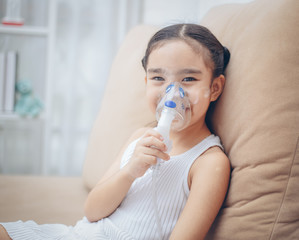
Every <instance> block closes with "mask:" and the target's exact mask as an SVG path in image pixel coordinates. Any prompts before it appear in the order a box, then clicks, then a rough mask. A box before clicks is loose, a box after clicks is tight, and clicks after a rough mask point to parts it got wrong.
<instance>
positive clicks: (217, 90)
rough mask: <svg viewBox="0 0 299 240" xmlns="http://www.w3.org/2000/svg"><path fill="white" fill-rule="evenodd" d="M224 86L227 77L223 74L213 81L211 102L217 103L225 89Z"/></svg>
mask: <svg viewBox="0 0 299 240" xmlns="http://www.w3.org/2000/svg"><path fill="white" fill-rule="evenodd" d="M224 84H225V77H224V75H222V74H221V75H220V76H219V77H217V78H215V79H214V80H213V82H212V86H211V102H214V101H216V100H217V99H218V97H219V96H220V95H221V93H222V91H223V88H224Z"/></svg>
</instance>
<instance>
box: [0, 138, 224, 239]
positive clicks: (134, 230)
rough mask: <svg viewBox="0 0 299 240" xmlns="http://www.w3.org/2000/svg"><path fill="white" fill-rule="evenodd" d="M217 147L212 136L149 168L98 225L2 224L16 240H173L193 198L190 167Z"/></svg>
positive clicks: (126, 158)
mask: <svg viewBox="0 0 299 240" xmlns="http://www.w3.org/2000/svg"><path fill="white" fill-rule="evenodd" d="M137 141H138V140H136V141H134V142H132V143H131V144H130V145H129V146H128V148H127V150H126V151H125V153H124V155H123V158H122V162H121V167H123V166H125V164H126V163H127V162H128V161H129V159H130V158H131V156H132V154H133V152H134V149H135V146H136V143H137ZM213 146H218V147H220V148H222V146H221V143H220V139H219V138H218V137H217V136H214V135H210V136H209V137H207V138H205V139H204V140H203V141H201V142H200V143H198V144H197V145H196V146H194V147H193V148H191V149H189V150H188V151H186V152H184V153H182V154H180V155H176V156H171V158H170V160H169V161H167V162H163V163H161V164H160V167H159V169H158V170H153V169H152V168H150V169H148V170H147V172H146V173H145V174H144V175H143V176H142V177H140V178H137V179H136V180H135V181H134V183H133V184H132V186H131V188H130V190H129V191H128V193H127V195H126V197H125V198H124V200H123V201H122V203H121V205H120V206H119V207H118V208H117V209H116V210H115V212H114V213H113V214H111V215H110V216H109V217H107V218H104V219H102V220H100V221H98V222H94V223H90V222H88V220H87V219H86V218H85V217H84V218H83V219H82V220H80V221H78V222H77V224H76V225H75V226H74V227H73V226H66V225H62V224H43V225H38V224H36V223H35V222H34V221H27V222H22V221H18V222H11V223H0V224H1V225H3V226H4V227H5V229H6V230H7V232H8V234H9V235H10V237H11V238H12V239H13V240H18V239H22V240H26V239H28V240H29V239H30V240H35V239H36V240H37V239H65V240H68V239H72V240H74V239H80V240H81V239H83V240H84V239H103V240H104V239H112V240H118V239H122V240H133V239H135V240H137V239H146V240H150V239H159V240H160V239H169V236H170V234H171V232H172V230H173V228H174V226H175V224H176V222H177V220H178V218H179V216H180V214H181V212H182V210H183V208H184V206H185V204H186V201H187V198H188V195H189V187H188V173H189V170H190V167H191V165H192V164H193V162H194V161H195V160H196V159H197V158H198V157H199V156H200V155H201V154H202V153H203V152H205V151H206V150H207V149H209V148H211V147H213ZM153 173H154V174H155V175H154V178H153ZM153 195H155V197H153ZM155 206H156V208H155ZM156 210H157V211H156ZM157 219H158V220H159V221H157ZM158 222H160V224H157V223H158ZM158 225H159V226H160V227H159V226H158ZM160 234H161V235H162V237H161V236H160Z"/></svg>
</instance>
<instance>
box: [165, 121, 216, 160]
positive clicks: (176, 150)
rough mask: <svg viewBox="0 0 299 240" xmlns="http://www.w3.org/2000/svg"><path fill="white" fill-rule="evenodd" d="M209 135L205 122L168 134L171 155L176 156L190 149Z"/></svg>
mask: <svg viewBox="0 0 299 240" xmlns="http://www.w3.org/2000/svg"><path fill="white" fill-rule="evenodd" d="M209 135H211V132H210V130H209V129H208V127H207V125H206V123H205V121H202V122H201V123H198V122H197V123H196V124H193V125H190V126H188V127H187V128H185V129H183V130H181V131H178V132H174V131H172V132H170V139H171V140H172V144H173V148H172V149H173V150H172V151H171V155H177V154H180V153H182V152H184V151H186V150H188V149H190V148H192V147H193V146H195V145H196V144H197V143H199V142H201V141H202V140H203V139H205V138H206V137H208V136H209Z"/></svg>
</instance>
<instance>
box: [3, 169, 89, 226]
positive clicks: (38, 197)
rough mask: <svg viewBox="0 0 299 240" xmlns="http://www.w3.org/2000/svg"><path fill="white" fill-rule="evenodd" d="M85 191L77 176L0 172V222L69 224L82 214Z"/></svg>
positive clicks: (73, 222) (80, 179) (86, 192)
mask: <svg viewBox="0 0 299 240" xmlns="http://www.w3.org/2000/svg"><path fill="white" fill-rule="evenodd" d="M87 194H88V191H87V189H86V188H85V186H84V185H83V181H82V178H81V177H44V176H43V177H42V176H6V175H0V222H11V221H17V220H23V221H26V220H34V221H36V222H37V223H39V224H43V223H63V224H66V225H73V224H75V223H76V222H77V221H78V220H80V219H81V218H82V217H83V205H84V201H85V199H86V197H87Z"/></svg>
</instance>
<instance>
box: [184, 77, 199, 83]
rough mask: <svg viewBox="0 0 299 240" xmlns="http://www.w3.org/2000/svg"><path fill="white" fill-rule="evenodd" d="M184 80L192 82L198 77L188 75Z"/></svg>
mask: <svg viewBox="0 0 299 240" xmlns="http://www.w3.org/2000/svg"><path fill="white" fill-rule="evenodd" d="M182 81H183V82H192V81H196V79H195V78H194V77H186V78H184V79H183V80H182Z"/></svg>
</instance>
